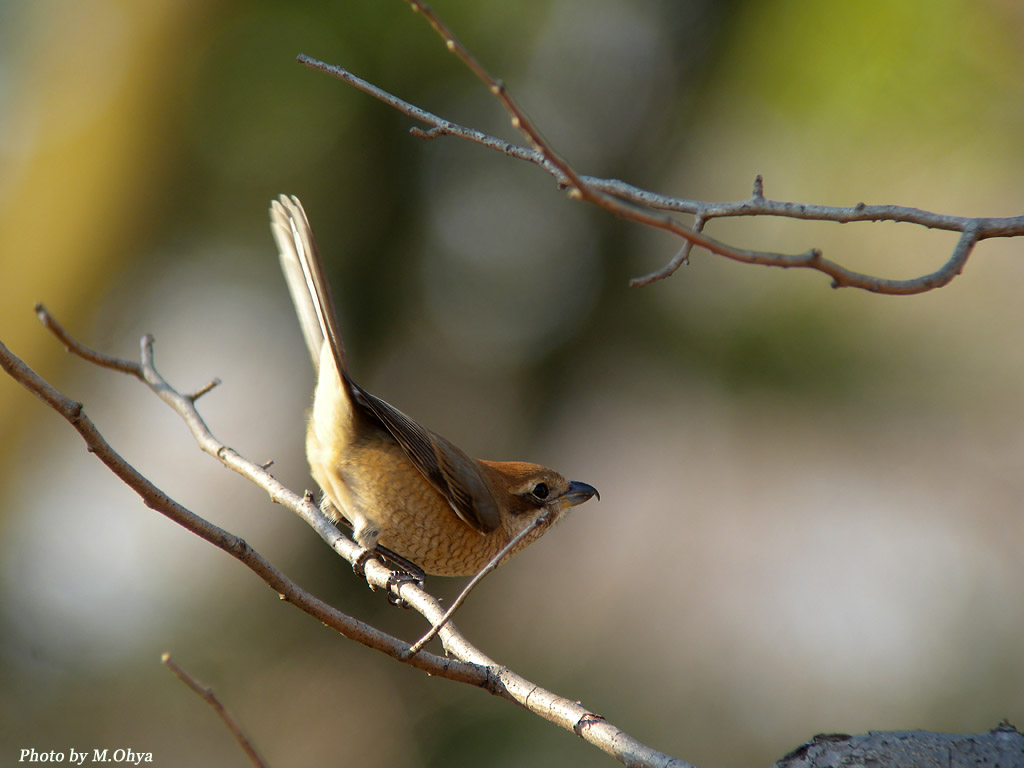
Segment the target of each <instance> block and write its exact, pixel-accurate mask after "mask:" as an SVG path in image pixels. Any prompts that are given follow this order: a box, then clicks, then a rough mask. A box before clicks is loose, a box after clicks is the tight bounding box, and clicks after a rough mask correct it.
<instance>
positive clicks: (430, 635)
mask: <svg viewBox="0 0 1024 768" xmlns="http://www.w3.org/2000/svg"><path fill="white" fill-rule="evenodd" d="M550 517H551V511H550V510H548V511H546V512H544V514H542V515H540V516H539V517H536V518H534V520H533V522H531V523H530V524H529V525H528V526H526V527H525V528H524V529H523V530H521V531H520V532H519V533H517V534H516V535H515V536H513V537H512V540H511V541H509V543H508V544H506V545H505V546H504V547H502V548H501V551H499V552H498V554H496V555H495V556H494V557H492V558H491V559H490V560H489V561H488V563H487V565H485V566H484V567H483V568H481V569H480V570H479V571H477V573H476V575H474V576H473V578H472V579H470V580H469V583H468V584H466V586H464V587H463V588H462V591H461V592H459V596H458V597H456V598H455V600H454V602H453V603H452V604H451V606H450V607H449V608H448V610H447V611H445V612H444V615H443V616H442V617H441V619H440V620H439V621H438V622H437V623H435V624H433V625H431V627H430V629H428V630H427V631H426V633H425V634H424V635H423V637H421V638H420V639H419V640H417V641H416V642H415V643H413V644H412V645H411V646H410V647H409V651H408V653H409V655H410V656H412V655H413V654H416V653H419V652H420V650H421V649H422V648H423V646H425V645H426V644H427V643H429V642H430V641H431V640H433V639H434V637H436V636H437V633H438V632H440V631H441V629H442V628H444V625H445V624H447V623H448V622H449V621H450V620H451V618H452V616H454V615H455V612H456V611H457V610H459V607H460V606H461V605H462V604H463V603H464V602H466V598H467V597H469V593H470V592H472V591H473V590H474V589H476V585H477V584H479V583H480V582H481V581H483V579H484V577H485V576H486V575H487V574H489V573H491V571H493V570H494V569H495V568H497V567H498V566H499V565H500V564H501V562H502V561H503V560H504V559H505V556H506V555H508V553H509V552H512V551H513V550H514V549H515V548H516V547H517V546H518V545H519V542H521V541H522V540H523V539H525V538H526V537H527V536H529V535H530V534H531V533H532V532H533V531H535V530H536V529H538V528H543V527H544V526H545V525H547V524H548V521H549V519H550Z"/></svg>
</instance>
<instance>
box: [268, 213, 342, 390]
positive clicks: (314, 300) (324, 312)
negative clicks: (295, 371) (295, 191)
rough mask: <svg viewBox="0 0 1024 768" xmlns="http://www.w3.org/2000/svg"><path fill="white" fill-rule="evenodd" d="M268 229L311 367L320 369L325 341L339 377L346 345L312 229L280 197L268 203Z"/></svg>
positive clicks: (302, 217)
mask: <svg viewBox="0 0 1024 768" xmlns="http://www.w3.org/2000/svg"><path fill="white" fill-rule="evenodd" d="M270 230H271V232H273V233H274V240H275V241H276V242H277V250H278V254H279V257H280V259H281V269H282V271H283V272H284V277H285V280H286V281H287V283H288V291H289V293H291V295H292V301H293V302H294V303H295V311H296V312H297V313H298V316H299V324H300V325H301V326H302V335H303V337H304V338H305V339H306V346H307V347H308V348H309V354H310V357H312V358H313V367H314V368H316V369H317V371H319V370H320V355H321V352H322V351H323V345H324V341H325V340H326V341H327V342H328V343H329V344H330V349H331V355H332V357H333V358H334V364H335V367H336V368H337V371H338V375H339V376H341V375H342V374H343V373H344V372H345V371H346V370H347V369H348V366H347V363H346V361H345V345H344V344H343V343H342V341H341V334H340V333H339V331H338V319H337V317H336V315H335V312H334V302H333V301H332V299H331V289H330V286H329V285H328V283H327V279H326V277H325V276H324V271H323V265H322V263H321V261H320V253H319V251H318V250H317V247H316V240H315V239H314V238H313V230H312V229H311V228H310V226H309V219H307V218H306V212H305V211H304V210H303V209H302V203H300V202H299V199H298V198H297V197H295V196H294V195H292V196H290V197H289V196H287V195H281V196H280V197H279V198H278V199H277V200H273V201H271V203H270Z"/></svg>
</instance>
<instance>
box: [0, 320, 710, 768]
mask: <svg viewBox="0 0 1024 768" xmlns="http://www.w3.org/2000/svg"><path fill="white" fill-rule="evenodd" d="M36 312H37V314H38V315H39V317H40V319H41V320H42V322H43V323H44V325H46V327H47V328H49V329H50V330H51V331H53V333H54V335H56V336H57V337H58V339H60V341H61V343H63V344H64V346H65V347H66V348H68V349H69V351H71V352H73V353H74V354H76V355H78V356H79V357H81V358H82V359H84V360H87V361H90V362H96V364H98V365H102V366H103V367H106V368H111V369H113V370H118V371H123V372H126V373H130V374H131V375H133V376H135V377H136V378H140V379H141V380H142V381H144V382H145V383H146V385H147V386H148V387H149V388H150V389H151V390H152V391H153V392H154V393H156V394H157V395H158V396H159V397H160V398H161V399H162V400H164V402H166V403H167V404H168V405H170V406H171V408H173V409H174V411H175V412H177V413H178V415H179V416H181V418H182V419H183V420H184V421H185V423H186V424H187V425H188V427H189V429H190V430H191V431H192V434H193V437H194V438H195V439H196V441H197V442H198V444H199V446H200V447H201V448H202V450H203V451H205V452H206V453H209V454H210V455H211V456H214V457H216V458H217V460H218V461H220V462H221V463H222V464H224V465H225V466H227V467H229V468H231V469H233V470H235V471H236V472H238V473H239V474H241V475H243V476H244V477H246V478H247V479H248V480H250V481H251V482H253V483H255V484H256V485H257V486H258V487H260V488H262V489H263V490H264V491H266V492H267V494H268V495H269V496H270V498H271V499H272V500H273V501H275V502H277V503H279V504H281V505H282V506H285V507H286V508H288V509H290V510H292V511H293V512H295V513H296V514H298V515H299V516H300V517H301V518H302V519H303V520H304V521H305V522H306V523H307V524H309V525H310V526H311V527H312V528H313V529H314V530H315V531H316V532H317V534H319V535H320V537H321V538H322V539H324V541H326V542H327V543H328V544H329V545H330V546H331V547H332V548H333V549H334V550H335V551H336V552H338V553H339V554H340V555H342V556H343V557H344V558H345V559H347V560H348V561H349V562H353V561H354V560H355V559H357V558H358V556H359V554H360V553H361V552H362V551H363V550H362V549H361V548H360V547H359V546H358V545H357V544H355V543H354V542H352V541H351V540H349V539H348V538H346V537H345V536H343V535H342V534H341V533H340V532H339V531H338V529H337V528H335V527H334V526H333V525H332V524H331V523H330V521H329V520H328V519H327V518H326V517H325V516H324V515H323V514H322V513H321V512H320V510H319V508H318V507H317V506H316V505H315V504H314V503H313V501H312V498H311V497H310V496H308V495H304V496H299V495H298V494H295V493H293V492H292V491H290V490H288V489H287V488H285V487H284V486H282V485H281V484H280V483H279V482H278V481H277V480H276V479H275V478H274V477H272V476H271V475H270V474H268V473H267V472H266V471H265V470H264V469H263V468H262V467H261V466H260V465H258V464H256V463H254V462H251V461H249V460H248V459H245V458H244V457H242V456H240V455H239V454H238V453H237V452H235V451H234V450H232V449H231V448H228V447H227V446H225V445H223V444H222V443H220V442H219V441H218V440H217V439H216V438H215V437H214V436H213V434H212V433H211V432H210V430H209V428H208V427H207V426H206V424H205V422H204V421H203V419H202V417H201V416H200V415H199V413H198V412H197V411H196V408H195V402H194V400H193V399H192V398H191V396H189V395H182V394H180V393H179V392H177V391H176V390H175V389H174V388H172V387H171V386H170V385H169V384H168V383H167V382H166V381H165V380H164V379H163V377H161V376H160V374H159V373H158V372H157V370H156V368H155V366H154V364H153V338H152V337H151V336H148V335H147V336H144V337H143V338H142V342H141V362H140V363H138V364H136V363H132V362H130V361H127V360H121V359H118V358H114V357H110V356H107V355H102V354H100V353H98V352H95V351H93V350H91V349H89V348H87V347H86V346H85V345H83V344H81V343H80V342H78V341H76V340H74V339H73V338H71V336H70V335H69V334H68V333H67V332H66V331H65V330H64V329H63V328H61V326H60V325H59V324H58V323H57V322H56V321H55V320H54V319H53V317H52V316H50V315H49V313H48V312H47V311H46V309H45V308H43V307H42V306H39V307H37V309H36ZM0 367H2V368H3V369H4V370H5V371H7V373H8V374H9V375H10V376H11V377H12V378H14V379H15V380H17V381H18V382H20V383H21V384H22V385H23V386H25V388H26V389H28V390H29V391H31V392H33V393H34V394H36V395H38V396H39V397H40V398H41V399H43V400H44V401H45V402H46V403H47V404H49V405H50V406H51V407H52V408H54V410H56V411H57V412H58V413H60V414H61V415H62V416H64V417H65V418H66V419H67V420H68V421H69V422H70V423H71V424H72V426H74V427H75V429H76V430H78V432H79V433H80V434H81V435H82V436H83V438H85V440H86V444H87V446H88V449H89V451H90V452H92V453H94V454H96V456H97V458H99V459H100V460H101V461H102V462H103V463H104V464H105V465H106V466H107V467H108V468H109V469H111V471H113V472H114V474H115V475H117V476H118V477H119V478H120V479H121V480H122V481H123V482H124V483H125V484H126V485H128V486H129V487H130V488H132V489H133V490H134V491H135V492H136V493H138V494H139V496H140V497H141V498H142V499H143V502H144V503H145V504H146V506H148V507H150V508H151V509H154V510H156V511H157V512H160V513H161V514H163V515H165V516H166V517H168V518H170V519H171V520H173V521H175V522H177V523H178V524H179V525H181V526H183V527H184V528H186V529H188V530H190V531H192V532H193V533H196V534H197V535H198V536H200V537H201V538H203V539H205V540H206V541H209V542H210V543H212V544H213V545H214V546H217V547H218V548H220V549H223V550H224V551H225V552H227V553H228V554H230V555H231V556H232V557H235V558H236V559H238V560H240V561H241V562H242V563H244V564H245V565H246V566H247V567H248V568H249V569H250V570H252V571H253V572H254V573H256V574H257V575H258V576H259V577H260V578H261V579H263V580H264V581H265V582H266V583H267V584H268V585H269V586H270V587H272V588H273V589H274V590H275V591H276V592H277V593H278V594H279V595H280V596H281V597H282V599H284V600H287V601H288V602H290V603H291V604H293V605H295V606H296V607H297V608H299V609H300V610H302V611H304V612H306V613H308V614H309V615H311V616H313V617H314V618H316V619H317V620H318V621H321V622H323V623H324V624H326V625H327V626H329V627H331V628H333V629H335V630H336V631H337V632H339V633H340V634H342V635H343V636H345V637H347V638H349V639H352V640H355V641H357V642H359V643H362V644H363V645H365V646H367V647H369V648H373V649H374V650H378V651H380V652H381V653H384V654H387V655H388V656H390V657H392V658H394V659H396V660H399V661H403V662H404V663H406V664H409V665H410V666H413V667H416V668H417V669H421V670H423V671H424V672H427V673H428V674H430V675H434V676H437V677H443V678H446V679H448V680H453V681H455V682H461V683H466V684H468V685H474V686H477V687H479V688H483V689H484V690H486V691H488V692H489V693H491V694H493V695H495V696H498V697H499V698H502V699H506V700H508V701H511V702H515V703H517V704H519V705H520V706H522V707H524V708H525V709H527V710H529V711H530V712H533V713H534V714H537V715H540V716H541V717H543V718H544V719H546V720H549V721H550V722H552V723H555V724H556V725H559V726H560V727H562V728H564V729H566V730H568V731H571V732H573V733H575V734H576V735H577V736H579V737H581V738H583V739H584V740H586V741H588V742H590V743H591V744H594V745H595V746H597V747H598V748H599V749H602V750H603V751H605V752H607V753H608V754H610V755H612V756H613V757H615V758H617V759H618V760H620V761H622V762H623V763H625V764H627V765H635V766H656V767H658V768H692V767H691V766H690V765H689V764H688V763H685V762H683V761H682V760H678V759H676V758H673V757H671V756H670V755H666V754H664V753H662V752H659V751H657V750H654V749H652V748H650V747H648V746H647V745H645V744H642V743H641V742H639V741H637V740H636V739H634V738H633V737H631V736H629V735H628V734H626V733H625V732H624V731H622V730H620V729H619V728H617V727H615V726H614V725H612V724H611V723H609V722H607V721H606V720H605V719H604V718H603V717H601V716H600V715H598V714H596V713H594V712H592V711H590V710H588V709H587V708H586V707H584V706H583V705H582V704H580V703H579V702H577V701H573V700H571V699H567V698H565V697H562V696H558V695H557V694H555V693H552V692H551V691H548V690H545V689H544V688H541V687H540V686H539V685H537V684H535V683H533V682H531V681H529V680H527V679H526V678H524V677H522V676H520V675H517V674H516V673H514V672H512V671H511V670H509V669H507V668H505V667H502V666H500V665H498V664H497V663H496V662H495V661H493V660H492V659H490V658H488V657H487V656H486V655H485V654H484V653H482V652H481V651H480V650H479V649H477V648H476V647H474V646H473V645H472V644H471V643H469V641H467V640H466V639H465V637H463V636H462V635H461V634H460V633H459V632H458V630H457V629H455V627H454V626H453V625H452V624H451V623H450V622H448V623H444V621H443V619H444V613H445V612H444V610H443V609H442V608H441V606H440V604H439V603H438V602H437V600H436V599H435V598H434V597H433V596H431V595H430V594H428V593H427V592H425V591H424V590H423V589H422V588H421V587H419V585H417V584H415V583H412V582H404V583H401V584H399V585H398V586H396V587H395V588H394V589H395V592H396V594H397V595H398V597H399V598H401V600H403V601H404V602H405V603H407V604H408V605H410V606H412V607H413V608H415V609H416V610H417V611H418V612H419V613H420V614H422V615H423V616H424V618H426V619H427V621H429V622H430V623H431V625H438V626H440V627H441V629H440V630H439V631H438V635H439V637H440V639H441V642H442V644H443V646H444V649H445V652H446V653H447V654H448V656H449V658H444V657H440V656H437V655H435V654H432V653H428V652H425V651H420V652H418V653H416V654H414V655H413V654H410V653H409V651H410V646H409V644H408V643H405V642H404V641H402V640H400V639H398V638H396V637H394V636H392V635H389V634H387V633H384V632H381V631H380V630H377V629H376V628H374V627H372V626H370V625H368V624H365V623H364V622H361V621H359V620H358V619H355V618H353V617H351V616H348V615H347V614H345V613H342V612H341V611H338V610H337V609H335V608H333V607H332V606H330V605H327V604H326V603H324V602H322V601H321V600H319V599H318V598H316V597H314V596H313V595H311V594H309V593H308V592H306V591H305V590H303V589H302V588H301V587H299V586H298V585H297V584H295V583H294V582H293V581H291V580H290V579H289V578H288V577H286V576H285V575H284V574H282V573H281V572H280V571H278V570H277V569H276V568H275V567H274V566H273V565H272V564H271V563H270V562H269V561H267V560H266V559H265V558H264V557H263V556H262V555H260V554H259V553H257V552H256V551H255V550H253V549H252V548H251V547H250V546H249V545H248V544H246V543H245V541H243V540H242V539H240V538H238V537H237V536H235V535H233V534H231V533H229V532H227V531H225V530H223V529H221V528H219V527H217V526H215V525H213V524H212V523H210V522H208V521H207V520H205V519H203V518H202V517H200V516H198V515H196V514H195V513H193V512H191V511H189V510H188V509H185V508H184V507H182V506H181V505H180V504H178V503H177V502H175V501H174V500H173V499H171V498H169V497H168V496H167V495H166V494H164V493H163V492H162V491H161V490H159V489H158V488H156V487H155V486H154V485H153V484H152V483H150V481H149V480H147V479H146V478H145V477H143V476H142V475H141V474H139V473H138V472H137V471H136V470H135V469H134V468H132V467H131V466H130V465H129V464H128V463H127V462H125V461H124V459H123V458H122V457H121V456H119V455H118V454H117V453H116V452H115V451H114V450H113V448H112V447H111V446H110V445H109V444H108V443H107V442H106V441H105V440H104V438H103V437H102V435H100V433H99V431H98V430H97V429H96V427H95V426H94V425H93V424H92V422H91V421H90V420H89V418H88V417H87V416H85V414H84V413H83V409H82V405H81V404H80V403H75V402H73V401H71V400H70V399H68V398H67V397H66V396H64V395H63V394H61V393H60V392H58V391H57V390H56V389H54V388H53V387H52V386H51V385H50V384H48V383H47V382H46V381H44V380H43V379H42V378H40V377H39V376H38V375H37V374H36V373H35V372H33V371H32V370H31V369H30V368H29V367H28V366H26V365H25V364H24V363H23V362H22V361H21V360H20V359H19V358H17V357H16V356H15V355H13V354H12V353H11V352H10V351H9V350H8V349H7V348H6V347H5V346H4V345H3V344H2V343H0ZM391 576H392V574H391V571H390V570H389V569H388V568H386V567H385V566H384V565H383V564H382V563H380V561H378V560H377V559H376V558H374V559H371V560H370V561H369V562H367V563H366V577H367V580H368V581H369V583H370V584H371V585H373V586H375V587H379V588H382V589H386V588H388V586H389V582H390V580H391Z"/></svg>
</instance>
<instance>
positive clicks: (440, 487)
mask: <svg viewBox="0 0 1024 768" xmlns="http://www.w3.org/2000/svg"><path fill="white" fill-rule="evenodd" d="M270 223H271V230H272V231H273V233H274V239H275V240H276V241H277V247H278V250H279V252H280V258H281V268H282V269H283V270H284V275H285V279H286V280H287V283H288V289H289V291H290V292H291V295H292V300H293V301H294V302H295V309H296V311H297V312H298V315H299V322H300V324H301V325H302V333H303V336H305V339H306V345H307V346H308V347H309V352H310V355H311V356H312V358H313V366H314V367H315V368H316V369H317V374H318V375H317V384H316V392H315V394H314V399H313V408H312V411H311V413H310V417H309V424H308V426H307V431H306V457H307V458H308V459H309V466H310V469H311V471H312V475H313V478H314V479H315V480H316V481H317V483H318V484H319V485H320V488H322V489H323V492H324V496H323V499H322V502H321V508H322V509H323V511H324V513H325V514H326V515H327V516H328V517H330V518H331V519H332V520H334V521H337V520H338V519H339V517H344V518H345V519H346V520H347V521H348V522H349V523H350V524H351V526H352V529H353V535H354V538H355V540H356V542H358V543H359V545H360V546H362V547H364V548H365V549H366V550H368V551H372V550H373V549H374V548H375V547H376V546H377V545H378V544H380V545H381V546H382V547H386V548H388V549H390V550H391V551H393V552H395V553H397V554H398V555H401V556H402V557H405V558H408V559H409V560H411V561H413V562H414V563H416V564H418V565H419V566H420V567H421V568H422V569H423V570H424V571H425V572H426V573H430V574H434V575H438V576H469V575H472V574H474V573H476V572H478V571H479V570H480V569H481V568H482V567H483V566H484V565H486V564H487V563H488V562H489V561H490V560H491V558H493V557H494V556H495V555H496V554H497V553H498V552H499V551H500V550H501V549H502V547H504V546H505V545H506V544H508V542H509V541H510V540H511V539H512V538H513V537H514V536H515V535H516V534H518V533H519V532H521V531H522V530H523V529H524V528H526V527H527V526H528V525H530V524H531V523H532V522H533V521H534V520H535V519H536V518H537V517H539V516H540V515H541V514H543V513H544V512H546V511H549V510H550V515H549V523H548V525H545V526H541V527H539V528H537V529H536V530H535V531H533V532H531V533H530V534H529V535H528V536H527V537H526V538H525V539H523V541H522V542H520V544H519V545H518V546H517V547H516V548H515V549H514V550H513V551H512V552H510V553H509V555H507V557H511V555H512V554H514V553H515V552H517V551H519V550H520V549H522V548H523V547H525V546H527V545H528V544H530V543H531V542H533V541H535V540H536V539H538V538H539V537H540V536H541V535H542V534H543V533H544V531H545V530H546V529H547V528H548V527H550V525H551V524H553V523H554V522H555V521H557V520H558V519H559V518H560V517H562V515H563V514H564V512H565V511H566V510H567V509H568V508H569V507H573V506H576V505H577V504H582V503H583V502H585V501H586V500H587V499H589V498H590V497H592V496H596V495H597V491H596V490H595V489H594V488H593V487H591V486H589V485H587V484H586V483H579V482H569V481H568V480H566V479H565V478H564V477H562V475H560V474H558V473H557V472H555V471H554V470H553V469H548V468H547V467H542V466H540V465H538V464H529V463H527V462H522V461H483V460H477V459H471V458H470V457H469V456H467V455H466V454H465V453H463V452H462V451H461V450H460V449H459V448H457V447H456V446H455V445H453V444H452V443H451V442H449V441H448V440H446V439H445V438H443V437H441V436H440V435H438V434H436V433H434V432H431V431H430V430H428V429H426V428H424V427H422V426H420V425H419V424H418V423H417V422H415V421H413V420H412V419H411V418H409V417H408V416H406V415H405V414H404V413H402V412H401V411H399V410H398V409H396V408H393V407H392V406H390V405H388V404H387V403H385V402H384V401H383V400H381V399H380V398H377V397H374V396H373V395H371V394H370V393H369V392H367V391H366V390H365V389H363V388H362V387H360V386H359V385H358V384H356V383H355V381H353V380H352V378H351V376H349V372H348V365H347V363H346V360H345V348H344V345H343V344H342V341H341V335H340V333H339V332H338V321H337V317H336V315H335V312H334V304H333V302H332V301H331V296H330V289H329V286H328V284H327V281H326V279H325V276H324V272H323V267H322V264H321V260H320V256H319V253H318V251H317V247H316V242H315V240H314V239H313V232H312V230H311V229H310V226H309V220H308V219H307V218H306V213H305V211H304V210H303V209H302V205H301V204H300V203H299V201H298V198H296V197H294V196H292V197H286V196H285V195H281V197H280V199H279V200H274V201H272V202H271V204H270Z"/></svg>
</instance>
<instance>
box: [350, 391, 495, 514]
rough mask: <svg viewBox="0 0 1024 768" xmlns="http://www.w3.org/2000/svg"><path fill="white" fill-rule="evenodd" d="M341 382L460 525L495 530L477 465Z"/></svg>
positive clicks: (398, 413)
mask: <svg viewBox="0 0 1024 768" xmlns="http://www.w3.org/2000/svg"><path fill="white" fill-rule="evenodd" d="M345 380H346V382H347V383H348V385H349V387H350V388H351V389H350V391H351V392H352V393H353V395H354V396H355V397H354V400H355V402H356V403H357V404H358V405H361V406H362V407H363V408H364V409H366V410H368V411H369V412H370V413H372V414H373V415H374V416H376V417H377V419H378V420H379V421H380V422H381V423H382V424H383V425H384V426H385V427H386V428H387V430H388V432H390V433H391V435H392V436H393V437H394V438H395V440H396V441H397V442H398V444H399V445H400V446H401V447H402V450H403V451H405V454H406V455H407V456H408V457H409V460H410V461H411V462H412V463H413V465H414V466H415V467H416V469H418V470H419V471H420V472H421V473H422V474H423V476H424V477H425V478H426V479H427V481H428V482H429V483H430V484H431V485H432V486H433V487H434V488H435V489H436V490H437V492H438V493H440V494H441V495H442V496H443V497H444V498H445V500H446V501H447V502H448V505H449V506H450V507H451V508H452V510H454V512H455V514H456V515H458V516H459V518H460V519H461V520H462V521H463V522H465V523H466V524H467V525H469V526H470V527H471V528H473V529H474V530H477V531H479V532H480V533H490V532H491V531H493V530H494V529H495V528H497V527H498V525H499V524H500V523H501V517H500V515H499V514H498V505H497V502H496V501H495V499H494V495H493V494H492V493H491V489H490V486H489V485H488V483H487V480H486V478H485V477H484V474H483V472H482V471H481V469H480V466H479V464H478V463H477V462H475V461H473V459H471V458H470V457H469V456H467V455H466V454H465V453H463V452H462V451H461V450H459V448H457V447H456V446H455V445H453V444H452V443H450V442H449V441H448V440H445V439H444V438H443V437H441V436H440V435H438V434H435V433H433V432H431V431H430V430H428V429H426V428H424V427H422V426H420V425H419V424H417V423H416V422H415V421H413V420H412V419H410V418H409V417H408V416H406V415H405V414H404V413H402V412H401V411H400V410H398V409H397V408H395V407H393V406H391V405H389V404H388V403H386V402H384V401H383V400H381V399H380V398H379V397H375V396H374V395H371V394H370V393H369V392H367V391H366V390H365V389H363V388H362V387H360V386H359V385H358V384H356V383H355V382H354V381H352V380H351V379H350V378H349V377H348V376H347V375H346V376H345Z"/></svg>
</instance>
